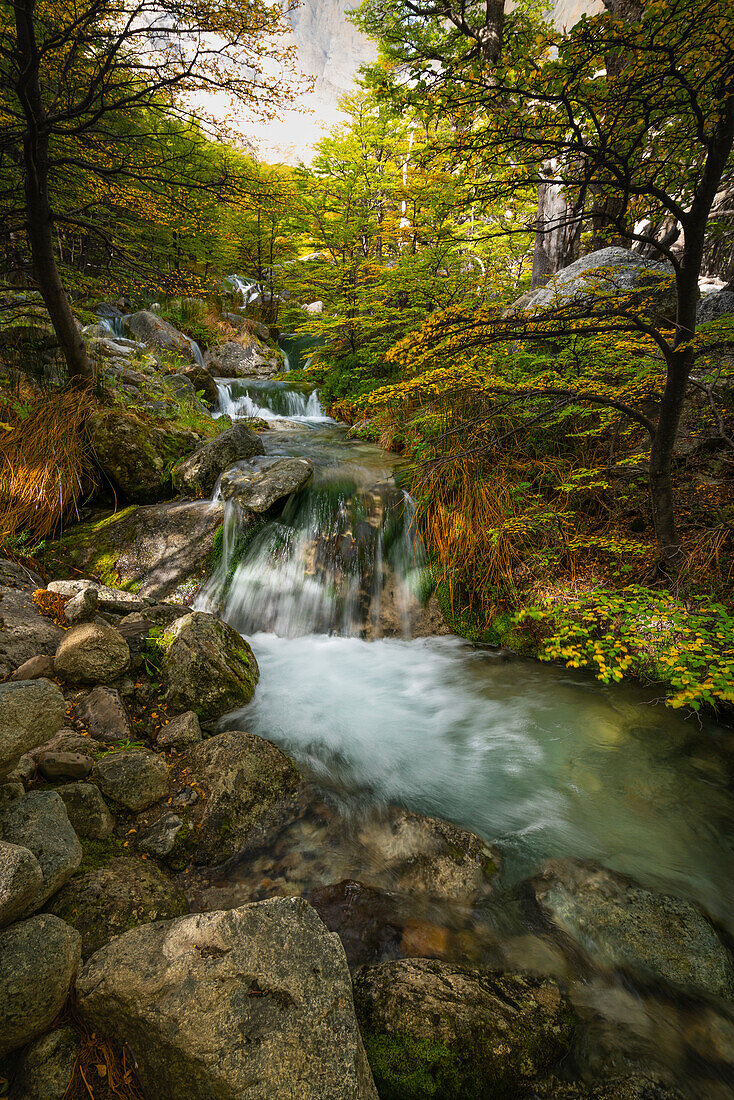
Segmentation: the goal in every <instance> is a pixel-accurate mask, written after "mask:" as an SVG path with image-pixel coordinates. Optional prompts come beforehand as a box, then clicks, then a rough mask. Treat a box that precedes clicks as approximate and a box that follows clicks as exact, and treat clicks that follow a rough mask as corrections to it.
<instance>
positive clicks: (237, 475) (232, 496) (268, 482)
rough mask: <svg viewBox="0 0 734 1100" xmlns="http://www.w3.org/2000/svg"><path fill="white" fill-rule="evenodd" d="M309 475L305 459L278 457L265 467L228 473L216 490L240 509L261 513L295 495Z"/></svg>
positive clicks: (309, 471) (244, 468)
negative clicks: (292, 494) (233, 501)
mask: <svg viewBox="0 0 734 1100" xmlns="http://www.w3.org/2000/svg"><path fill="white" fill-rule="evenodd" d="M312 476H313V466H312V465H311V463H310V462H308V461H307V460H306V459H305V458H279V459H277V460H276V461H275V462H272V463H270V464H269V465H267V466H261V467H255V468H250V467H244V466H237V467H235V469H233V470H228V471H227V472H226V473H224V474H223V475H222V480H221V482H220V486H219V488H220V491H221V493H222V498H223V499H224V500H236V501H237V503H238V504H239V505H240V507H242V508H246V509H247V510H248V511H250V512H255V513H258V514H261V513H263V512H267V511H268V509H269V508H272V506H273V505H274V504H276V503H277V501H279V500H283V498H284V497H289V496H290V495H291V493H297V492H298V491H299V490H300V489H302V488H303V487H304V485H306V484H307V482H309V481H310V480H311V477H312Z"/></svg>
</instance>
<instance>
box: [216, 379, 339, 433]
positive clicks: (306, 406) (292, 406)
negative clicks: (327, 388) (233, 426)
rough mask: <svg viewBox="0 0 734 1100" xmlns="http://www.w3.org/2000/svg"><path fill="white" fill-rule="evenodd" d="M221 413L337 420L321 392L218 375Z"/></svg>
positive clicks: (273, 418)
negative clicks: (329, 411) (328, 413)
mask: <svg viewBox="0 0 734 1100" xmlns="http://www.w3.org/2000/svg"><path fill="white" fill-rule="evenodd" d="M217 388H218V389H219V415H220V416H221V415H226V416H229V417H231V418H232V420H241V419H243V418H245V417H258V418H259V419H260V420H282V419H287V420H295V421H310V422H322V423H333V421H332V420H331V417H329V416H327V415H326V413H325V412H324V409H323V406H322V404H321V402H320V401H319V398H318V394H317V393H316V391H315V390H314V392H313V393H310V394H305V393H301V392H299V391H297V390H294V389H289V387H288V385H287V384H286V383H285V382H270V381H266V382H259V381H257V382H256V381H252V380H251V379H243V380H239V379H224V378H220V379H217Z"/></svg>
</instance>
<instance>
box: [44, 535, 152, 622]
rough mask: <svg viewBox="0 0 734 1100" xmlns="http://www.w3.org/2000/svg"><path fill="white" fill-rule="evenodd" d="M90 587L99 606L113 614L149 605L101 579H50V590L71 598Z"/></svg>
mask: <svg viewBox="0 0 734 1100" xmlns="http://www.w3.org/2000/svg"><path fill="white" fill-rule="evenodd" d="M75 530H77V528H75ZM88 589H93V590H94V593H95V595H96V597H97V607H98V609H99V610H100V611H102V612H111V613H112V614H113V615H126V614H127V613H128V612H131V611H145V610H146V609H147V607H148V603H149V601H148V600H145V599H143V598H142V597H140V596H138V595H135V594H134V593H133V592H125V591H123V590H122V589H119V588H110V587H108V585H106V584H100V583H99V581H95V580H91V579H90V580H81V581H80V580H74V581H50V582H49V585H48V591H49V592H56V593H57V594H58V595H59V596H68V597H69V598H70V600H71V599H73V598H74V597H76V596H78V595H79V594H80V593H82V592H84V591H86V590H88ZM66 606H67V607H68V606H69V605H68V604H67V605H66Z"/></svg>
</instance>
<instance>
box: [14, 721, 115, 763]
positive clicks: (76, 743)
mask: <svg viewBox="0 0 734 1100" xmlns="http://www.w3.org/2000/svg"><path fill="white" fill-rule="evenodd" d="M103 748H104V746H103V745H102V743H101V742H100V741H95V740H94V738H93V737H88V736H87V735H86V734H84V733H79V732H77V730H72V729H60V730H59V732H58V733H55V734H54V735H53V737H52V738H51V740H50V741H47V742H46V743H45V745H39V747H38V748H37V749H33V750H32V752H30V753H29V756H30V757H31V758H32V759H33V760H34V761H36V760H40V758H41V756H42V755H43V753H45V752H78V753H81V755H82V756H94V754H95V753H96V752H101V751H102V749H103Z"/></svg>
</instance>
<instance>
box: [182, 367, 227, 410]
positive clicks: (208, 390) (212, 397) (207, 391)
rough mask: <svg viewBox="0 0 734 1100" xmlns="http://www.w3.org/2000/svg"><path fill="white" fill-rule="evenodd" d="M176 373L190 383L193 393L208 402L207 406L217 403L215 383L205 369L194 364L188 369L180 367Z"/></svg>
mask: <svg viewBox="0 0 734 1100" xmlns="http://www.w3.org/2000/svg"><path fill="white" fill-rule="evenodd" d="M178 373H179V374H180V375H181V376H182V377H184V378H187V379H188V381H189V382H191V384H192V386H193V388H194V392H195V393H197V394H199V393H200V394H202V396H203V398H204V400H205V401H206V402H208V404H209V405H216V404H217V403H218V402H219V390H218V389H217V383H216V382H215V381H214V378H213V376H212V375H211V374H210V372H209V371H208V370H207V369H206V367H202V366H199V364H198V363H195V364H192V366H190V367H182V368H181V370H180V371H179V372H178Z"/></svg>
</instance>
